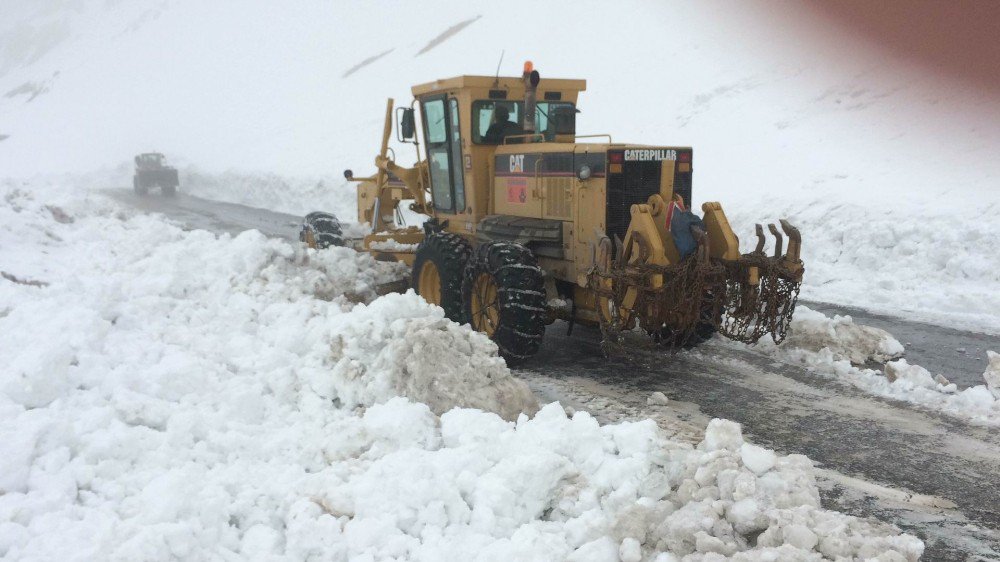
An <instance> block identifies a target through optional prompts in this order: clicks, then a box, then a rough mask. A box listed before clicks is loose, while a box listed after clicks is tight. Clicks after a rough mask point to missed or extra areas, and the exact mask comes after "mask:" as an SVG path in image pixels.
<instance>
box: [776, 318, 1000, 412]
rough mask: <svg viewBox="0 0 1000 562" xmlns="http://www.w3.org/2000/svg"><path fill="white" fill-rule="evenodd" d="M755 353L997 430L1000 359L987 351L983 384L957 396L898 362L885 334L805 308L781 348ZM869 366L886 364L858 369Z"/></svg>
mask: <svg viewBox="0 0 1000 562" xmlns="http://www.w3.org/2000/svg"><path fill="white" fill-rule="evenodd" d="M759 348H760V349H762V350H764V351H765V352H767V353H771V354H774V355H776V356H778V357H781V358H783V359H786V360H790V361H794V362H797V363H800V364H802V365H805V366H807V367H808V368H809V370H810V371H812V372H814V373H817V374H819V375H821V376H827V377H834V378H838V379H840V380H843V381H844V382H847V383H848V384H851V385H853V386H855V387H857V388H860V389H862V390H864V391H865V392H869V393H872V394H875V395H877V396H882V397H884V398H891V399H894V400H902V401H904V402H909V403H911V404H916V405H919V406H922V407H925V408H929V409H932V410H935V411H938V412H941V413H944V414H947V415H950V416H954V417H957V418H959V419H963V420H967V421H970V422H972V423H976V424H980V425H989V426H1000V391H994V390H993V389H996V388H1000V359H998V357H1000V356H998V355H997V354H996V353H993V352H992V351H990V352H988V354H987V355H988V357H987V358H988V360H989V365H988V366H987V368H986V371H985V372H984V373H983V379H984V383H985V384H982V385H977V386H973V387H971V388H966V389H964V390H961V391H959V390H958V387H957V386H956V385H954V384H952V383H950V382H948V379H947V374H944V375H942V374H936V375H935V374H932V373H930V372H928V371H927V370H926V369H924V368H923V367H921V366H920V365H911V364H909V363H908V362H907V361H906V359H899V357H900V356H901V355H902V354H903V352H904V349H903V345H902V344H900V343H899V340H897V339H896V338H894V337H893V336H892V335H891V334H889V333H888V332H886V331H885V330H880V329H878V328H873V327H871V326H863V325H860V324H856V323H855V322H854V320H853V319H852V318H851V317H850V316H839V315H837V316H834V317H833V318H830V317H828V316H826V315H824V314H822V313H820V312H816V311H814V310H811V309H809V308H808V307H805V306H799V307H798V308H797V309H796V311H795V316H794V318H793V319H792V324H791V326H790V328H789V331H788V337H787V338H786V339H785V341H784V342H783V343H782V344H781V345H774V343H773V342H772V341H771V340H770V339H766V338H765V339H763V340H761V342H760V344H759ZM890 359H895V360H893V361H890ZM870 361H871V362H877V363H885V367H884V368H883V369H882V370H876V369H869V368H865V367H862V366H859V365H864V364H865V363H868V362H870Z"/></svg>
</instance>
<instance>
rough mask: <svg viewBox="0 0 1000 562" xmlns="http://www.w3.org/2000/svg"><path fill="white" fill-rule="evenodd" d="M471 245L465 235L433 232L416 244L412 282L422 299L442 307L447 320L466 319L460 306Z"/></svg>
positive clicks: (463, 320) (460, 321) (460, 320)
mask: <svg viewBox="0 0 1000 562" xmlns="http://www.w3.org/2000/svg"><path fill="white" fill-rule="evenodd" d="M471 253H472V247H471V246H469V243H468V242H466V240H465V239H464V238H462V237H461V236H458V235H457V234H451V233H448V232H433V233H430V234H428V235H427V237H426V238H424V240H423V242H421V243H420V245H419V246H417V253H416V256H414V260H413V275H412V279H411V282H412V284H413V290H414V291H416V292H417V294H418V295H420V296H422V297H423V298H424V300H426V301H427V302H429V303H431V304H436V305H438V306H440V307H441V308H443V309H444V314H445V316H447V317H448V318H449V319H450V320H454V321H455V322H458V323H463V322H465V321H466V319H465V313H464V311H463V309H462V273H463V272H464V271H465V264H466V262H468V261H469V254H471Z"/></svg>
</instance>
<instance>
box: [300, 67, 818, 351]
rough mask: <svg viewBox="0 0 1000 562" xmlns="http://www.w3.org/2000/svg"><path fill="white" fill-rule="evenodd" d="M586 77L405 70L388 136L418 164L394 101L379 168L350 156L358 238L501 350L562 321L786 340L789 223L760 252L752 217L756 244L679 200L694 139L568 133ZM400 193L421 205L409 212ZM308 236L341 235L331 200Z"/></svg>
mask: <svg viewBox="0 0 1000 562" xmlns="http://www.w3.org/2000/svg"><path fill="white" fill-rule="evenodd" d="M585 89H586V81H584V80H567V79H552V78H546V79H542V78H540V76H539V73H538V72H537V71H536V70H534V69H533V68H532V65H531V63H530V62H529V63H526V64H525V69H524V73H523V74H522V76H520V77H499V76H498V77H491V76H459V77H457V78H449V79H445V80H437V81H435V82H430V83H427V84H420V85H418V86H414V87H413V89H412V92H413V96H414V101H413V102H412V103H411V104H410V106H408V107H399V108H395V118H396V119H395V121H396V136H397V139H398V140H399V141H401V142H409V143H412V144H413V145H414V146H415V148H416V151H417V161H416V163H415V164H414V165H413V166H412V167H403V166H400V165H399V164H397V163H396V161H395V155H394V154H393V152H392V151H391V149H390V148H389V140H390V136H391V134H392V124H393V115H394V107H393V100H392V99H390V100H388V104H387V106H386V113H385V129H384V131H383V136H382V146H381V150H380V152H379V154H378V156H377V157H376V158H375V169H376V172H375V173H374V175H371V176H367V177H355V176H354V174H353V173H352V172H351V171H350V170H346V171H345V172H344V175H345V177H346V178H347V179H348V180H350V181H353V182H357V183H358V186H357V197H358V198H357V200H358V216H357V220H358V221H359V222H363V223H368V224H370V225H371V232H370V234H368V235H367V236H365V237H364V238H363V239H361V240H355V241H354V245H355V247H356V248H357V249H359V250H362V251H367V252H371V253H372V254H373V255H374V256H375V258H376V259H382V260H398V261H401V262H404V263H406V264H407V265H410V266H412V278H411V282H412V287H413V289H414V290H415V291H416V292H417V293H418V294H419V295H421V296H422V297H423V298H424V299H426V300H427V301H428V302H431V303H433V304H436V305H438V306H440V307H442V308H443V309H444V312H445V314H446V315H447V316H448V317H449V318H451V319H452V320H455V321H457V322H462V323H465V322H468V323H470V324H471V325H472V327H473V328H474V329H476V330H478V331H481V332H484V333H486V334H487V335H488V336H489V337H490V338H492V339H493V341H495V342H496V344H497V346H498V347H499V349H500V353H501V354H502V355H503V356H504V357H505V358H507V359H508V361H516V360H520V359H524V358H527V357H529V356H531V355H533V354H534V353H536V352H537V351H538V349H539V346H540V344H541V341H542V337H543V335H544V332H545V326H546V324H549V323H551V322H553V321H554V320H556V319H563V320H565V321H567V322H568V323H569V330H570V331H571V330H572V328H573V326H574V325H575V324H576V323H581V324H588V325H595V326H600V327H601V329H602V331H603V333H604V336H605V342H614V341H616V339H617V338H619V337H620V334H621V333H622V332H623V331H625V330H630V329H634V328H637V327H638V328H641V329H642V330H645V331H646V332H647V333H649V334H650V335H651V336H653V337H654V338H655V339H657V340H658V341H661V342H664V343H665V344H667V345H669V346H670V347H671V348H677V347H680V346H690V345H694V344H697V343H699V342H701V341H703V340H705V339H707V338H708V337H711V335H712V334H714V333H715V332H716V331H719V332H721V333H722V334H723V335H725V336H727V337H730V338H733V339H737V340H740V341H744V342H747V343H754V342H756V341H757V340H758V339H760V338H761V337H763V336H765V335H768V334H770V335H771V337H773V338H774V339H775V341H780V340H781V339H782V338H784V335H785V331H786V329H787V326H788V322H789V321H790V319H791V316H792V312H793V310H794V308H795V302H796V300H797V297H798V290H799V285H800V282H801V279H802V274H803V265H802V262H801V261H800V249H801V236H800V234H799V232H798V230H797V229H796V228H795V227H793V226H792V225H790V224H789V223H788V222H787V221H780V223H781V230H780V231H779V229H778V227H777V226H776V225H773V224H772V225H769V230H770V232H771V233H772V235H773V236H774V237H775V238H776V242H775V245H774V246H775V248H774V253H773V255H766V254H765V251H764V245H765V239H764V230H763V228H762V226H761V225H759V224H758V225H757V230H756V234H757V238H758V240H757V246H756V249H755V250H754V251H752V252H750V253H748V254H742V255H741V254H740V250H739V239H738V238H737V236H736V235H735V234H734V233H733V230H732V228H731V227H730V225H729V221H728V220H727V219H726V215H725V213H724V212H723V210H722V206H721V205H720V204H719V203H714V202H706V203H703V204H702V205H701V210H702V216H701V217H699V216H698V215H696V214H695V213H693V212H691V211H690V210H688V209H687V205H690V204H691V202H692V191H691V186H692V184H691V176H692V170H693V157H692V150H691V148H690V147H683V146H642V145H635V144H622V143H616V142H613V141H612V139H611V137H610V135H577V134H576V115H577V109H576V103H577V98H578V96H579V94H580V92H582V91H584V90H585ZM417 116H419V123H420V132H421V133H422V134H421V135H419V136H421V137H422V141H419V142H418V140H417V138H418V135H417V129H418V127H417V122H418V119H417ZM581 139H583V141H582V142H581ZM404 201H407V202H409V209H410V210H412V211H414V212H416V213H420V214H423V215H427V217H429V218H428V219H427V220H426V221H425V222H424V223H423V224H422V225H421V226H404V224H403V220H402V218H403V216H402V213H401V208H400V205H401V204H402V203H403V202H404ZM782 232H784V236H783V235H782ZM785 237H787V238H788V247H787V252H784V253H783V246H784V238H785ZM301 238H302V240H303V241H305V242H306V243H308V244H309V245H310V246H313V247H324V246H327V245H334V244H337V245H339V244H344V243H346V242H350V241H345V240H344V238H343V236H342V235H341V231H340V226H339V223H338V221H337V219H336V218H335V217H333V216H332V215H330V214H327V213H311V214H310V215H308V216H307V217H306V220H305V222H304V225H303V230H302V233H301Z"/></svg>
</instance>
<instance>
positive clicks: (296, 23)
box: [0, 0, 1000, 332]
mask: <svg viewBox="0 0 1000 562" xmlns="http://www.w3.org/2000/svg"><path fill="white" fill-rule="evenodd" d="M804 10H806V8H805V7H803V6H800V5H797V4H796V3H782V4H780V5H778V6H775V5H773V4H747V5H741V6H740V7H739V8H737V7H734V6H733V5H732V4H731V3H722V2H699V3H689V2H659V3H652V2H638V1H636V2H614V3H608V2H589V1H581V2H574V3H573V4H572V7H571V9H567V7H566V6H564V5H560V4H558V3H542V4H538V3H535V2H526V1H520V0H516V1H512V2H504V3H500V4H497V3H493V4H488V3H482V4H476V3H468V2H451V3H449V2H431V3H403V2H400V3H392V4H385V3H374V2H372V3H351V4H338V3H329V2H320V1H318V0H313V1H307V2H302V3H297V4H296V6H295V7H294V8H289V7H286V6H278V5H275V4H274V3H271V2H263V1H250V2H237V1H235V0H224V1H221V2H210V3H206V2H197V1H194V0H167V1H164V2H160V3H158V4H156V5H155V6H151V5H149V4H145V3H126V2H103V1H98V0H47V1H45V2H6V3H5V4H4V5H3V11H4V16H5V17H3V18H0V138H4V137H5V138H4V140H3V141H0V176H10V175H14V176H25V175H32V174H36V173H63V172H73V173H81V172H88V171H92V170H95V169H102V170H104V172H103V173H101V174H98V175H92V176H90V178H89V180H88V181H86V182H79V183H90V184H92V185H96V186H101V187H104V186H107V185H109V184H113V185H127V184H128V175H129V167H128V165H127V162H128V161H129V159H130V157H131V156H132V155H133V154H135V153H137V152H139V151H146V150H159V151H162V152H165V153H167V154H168V155H170V156H172V157H173V158H174V159H175V161H177V162H179V163H180V164H181V167H182V169H183V170H184V177H183V181H184V183H185V188H186V189H187V190H188V191H189V192H192V193H196V194H199V195H202V196H205V197H209V198H217V199H224V200H229V201H235V202H243V203H248V204H251V205H256V206H264V207H268V208H273V209H276V210H284V211H289V212H294V213H303V212H307V211H309V210H314V209H316V208H324V209H329V210H333V211H335V212H337V213H338V214H339V215H341V216H344V217H345V218H350V217H353V216H354V204H353V191H352V190H351V189H350V188H349V187H348V186H347V185H346V184H345V183H344V182H343V179H342V178H341V176H340V174H341V171H342V170H343V169H344V168H352V169H354V170H356V171H358V172H363V171H364V170H367V169H368V166H369V165H370V162H371V160H372V157H373V155H374V153H375V150H376V147H377V143H378V137H379V134H380V130H381V118H382V112H383V108H384V105H383V104H384V99H385V98H386V97H389V96H392V97H395V98H396V99H397V101H398V102H401V103H408V102H409V100H410V94H409V87H410V86H411V85H413V84H417V83H421V82H426V81H429V80H432V79H436V78H441V77H447V76H451V75H457V74H492V73H493V72H494V71H495V70H496V64H497V62H498V60H499V58H500V54H501V52H504V57H503V61H504V62H503V64H502V66H501V72H503V73H505V74H516V73H517V72H518V71H519V69H520V64H521V62H522V61H523V60H526V59H531V60H533V61H534V62H535V65H536V67H537V68H538V69H539V70H540V71H541V73H542V76H543V77H545V76H552V77H556V76H561V77H583V78H587V79H588V91H587V92H585V93H584V95H583V97H582V98H581V101H580V108H581V110H582V112H583V113H582V114H581V115H580V120H579V129H580V132H581V133H611V134H613V135H614V138H615V139H616V140H619V141H635V142H643V143H672V144H689V145H692V146H694V147H695V167H696V174H695V178H696V179H695V199H696V203H698V202H701V201H705V200H714V199H718V200H722V201H724V202H725V203H726V205H727V209H729V211H730V214H732V215H733V217H734V221H733V222H734V224H735V225H736V227H737V230H738V231H739V233H740V234H741V235H744V238H747V237H748V236H749V234H750V233H751V232H752V223H753V222H757V221H760V220H763V219H772V218H774V217H776V216H777V215H779V214H784V215H788V216H790V217H791V218H792V219H793V220H795V221H798V222H799V223H800V225H801V226H802V230H803V231H804V233H805V246H804V255H805V258H806V260H807V267H808V273H807V277H806V285H805V287H804V289H803V295H804V296H805V297H806V298H811V299H816V300H826V301H831V302H841V303H850V304H856V305H861V306H866V307H868V308H872V309H875V310H878V311H882V312H888V313H893V314H901V315H912V316H915V317H919V318H923V319H928V320H935V321H941V322H946V323H949V324H953V325H963V326H969V327H975V328H980V329H986V330H990V331H993V332H1000V314H998V313H997V312H996V311H997V310H1000V257H998V256H997V254H996V252H992V251H990V249H989V246H990V244H988V243H984V241H987V240H991V239H996V238H997V237H998V231H997V229H998V228H1000V227H998V226H997V224H998V223H997V221H996V220H995V219H994V217H995V216H996V214H997V211H998V209H1000V196H998V195H997V193H1000V192H998V191H997V190H996V186H997V183H998V181H1000V173H998V172H1000V160H997V159H996V158H994V157H993V154H994V153H995V152H996V149H997V147H1000V104H998V100H996V99H994V98H993V97H991V94H990V93H989V92H986V93H984V92H980V91H977V90H974V89H972V88H971V87H969V86H966V85H965V84H964V83H962V82H957V81H951V80H949V79H948V78H946V77H939V76H936V75H928V74H925V73H923V72H921V69H920V68H916V67H914V66H912V65H911V64H910V63H909V62H908V61H907V60H904V59H900V58H899V57H898V56H897V55H896V54H894V53H892V52H888V51H882V50H880V49H879V48H877V47H873V46H872V45H869V44H867V43H865V42H864V41H862V40H860V39H857V38H855V37H853V36H851V35H850V34H846V33H843V31H842V30H838V29H836V28H835V27H834V26H831V27H830V28H828V29H827V28H823V27H822V26H816V25H814V26H811V27H806V26H803V25H802V22H803V21H805V20H803V19H802V17H801V16H802V12H803V11H804ZM584 37H586V39H584ZM605 37H606V38H613V40H604V39H602V38H605ZM396 148H397V154H399V157H400V160H401V161H402V162H403V163H404V164H408V163H409V161H410V160H411V157H412V154H413V153H412V148H408V147H398V146H397V147H396ZM903 271H906V273H905V274H904V273H902V272H903Z"/></svg>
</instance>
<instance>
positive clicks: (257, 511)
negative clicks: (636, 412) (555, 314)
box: [0, 184, 923, 560]
mask: <svg viewBox="0 0 1000 562" xmlns="http://www.w3.org/2000/svg"><path fill="white" fill-rule="evenodd" d="M22 187H23V186H20V185H10V184H3V185H2V186H0V202H2V203H0V263H2V264H4V268H5V271H6V270H7V269H9V270H10V271H9V273H11V274H13V275H16V276H17V277H18V278H30V279H34V280H38V281H41V282H44V283H47V284H46V285H41V286H39V285H28V284H23V283H18V282H14V281H9V280H6V279H4V280H3V281H0V364H2V365H4V367H3V369H2V370H0V421H2V423H0V427H2V428H3V429H2V430H0V432H2V435H0V463H2V464H0V487H2V494H0V557H3V559H10V560H14V559H16V560H51V559H67V560H70V559H74V560H133V559H145V560H160V559H176V558H182V559H218V558H256V559H272V560H307V559H332V560H349V559H351V560H355V559H357V560H364V559H368V560H382V559H389V558H395V559H412V560H441V559H446V558H463V557H466V556H468V554H469V553H472V552H475V553H477V554H478V556H479V557H480V559H518V560H552V559H566V560H617V559H619V558H621V559H627V560H642V559H653V558H656V557H657V556H658V555H660V554H662V553H666V552H670V553H671V554H670V555H667V556H659V559H670V557H676V558H677V559H684V560H704V559H710V558H708V556H710V553H712V552H724V553H729V554H733V555H735V556H738V557H740V558H738V559H744V560H762V559H768V557H773V556H774V555H775V554H776V553H780V555H782V556H785V557H786V558H794V559H804V558H806V557H808V556H810V554H809V553H808V552H807V551H806V550H803V548H806V549H807V550H811V551H812V555H816V553H817V552H822V553H827V555H831V554H828V553H833V554H832V555H840V556H876V555H878V556H882V557H891V556H895V558H897V559H905V560H915V559H917V558H918V557H919V555H920V553H921V552H922V550H923V545H922V543H921V542H920V541H919V540H918V539H916V538H915V537H913V536H910V535H906V534H901V533H900V532H899V530H898V529H895V528H893V527H891V526H888V525H885V524H881V523H877V522H874V521H865V520H860V519H856V518H853V517H849V516H846V515H843V514H839V513H836V512H831V511H826V510H823V509H821V508H820V505H819V493H818V490H817V487H816V483H815V478H814V474H813V468H812V463H811V462H810V461H809V460H808V459H807V458H805V457H802V456H799V455H789V456H779V455H776V454H774V453H773V452H769V451H767V450H764V449H760V448H752V447H751V444H749V443H747V442H746V441H745V440H744V439H743V437H742V432H741V429H740V427H739V425H737V424H735V423H732V422H727V421H724V420H713V421H712V422H711V423H710V424H709V425H708V427H707V428H706V430H705V435H704V438H703V440H702V442H701V443H700V444H698V445H697V446H695V447H692V446H691V445H689V444H686V443H680V442H677V441H672V440H671V439H669V438H667V437H666V436H665V435H664V433H663V432H662V431H661V429H660V428H659V427H657V425H656V424H655V423H654V422H653V421H651V420H644V421H639V422H631V423H619V424H609V425H601V424H600V423H598V422H597V421H596V420H595V419H594V418H593V417H592V416H591V415H590V414H588V413H586V412H576V413H574V414H572V415H568V414H567V413H566V411H565V410H564V409H563V408H562V407H561V406H560V405H559V404H556V403H553V404H548V405H545V406H543V407H542V408H541V409H539V410H537V412H536V411H535V410H536V407H537V406H536V405H535V403H534V401H533V399H532V398H531V397H530V393H527V391H526V388H525V387H524V385H523V383H520V382H519V381H517V379H514V378H513V377H512V376H511V374H510V371H509V370H507V369H506V366H505V365H504V364H503V362H502V360H501V359H499V358H498V357H497V354H496V349H495V347H494V346H493V345H492V344H491V343H490V342H489V341H488V340H487V339H486V338H485V337H484V336H482V335H481V334H477V333H474V332H472V331H471V330H470V329H468V328H467V327H460V326H458V325H456V324H454V323H451V322H449V321H447V320H445V319H444V318H443V314H442V312H441V310H440V309H439V308H437V307H434V306H431V305H428V304H426V303H425V302H424V301H422V300H421V299H419V298H418V297H416V296H415V295H413V294H412V293H407V294H397V295H389V296H382V297H378V296H376V295H375V292H374V290H375V287H376V286H377V284H378V283H379V282H381V281H382V280H383V278H391V277H392V276H393V275H394V274H396V273H397V272H394V271H393V270H392V267H391V266H387V265H384V264H380V263H378V262H374V261H373V260H371V259H370V258H369V257H367V256H366V255H362V254H354V253H350V252H349V251H348V250H344V249H328V250H322V251H306V250H302V249H301V248H298V247H297V245H295V246H293V245H291V244H288V243H286V242H283V241H281V240H269V239H266V238H264V237H263V236H262V235H260V234H259V233H257V232H253V231H251V232H245V233H243V234H241V235H239V236H236V237H231V236H229V235H219V236H216V235H213V234H210V233H207V232H204V231H190V232H186V231H183V230H181V229H180V228H178V227H177V226H175V225H173V224H171V223H169V222H167V221H165V220H164V219H163V218H162V217H158V216H155V215H141V214H135V213H133V212H130V211H127V210H124V209H122V208H120V207H118V206H117V205H116V204H114V203H112V202H111V201H110V200H108V199H105V198H103V197H96V196H94V195H90V194H86V193H84V194H80V193H72V192H70V191H69V190H67V189H59V188H57V187H55V186H47V187H36V188H35V189H32V190H29V191H26V190H23V189H21V188H22ZM52 209H59V211H58V212H55V211H53V210H52ZM15 241H16V243H13V242H15ZM338 292H342V293H345V294H346V293H349V294H350V296H345V294H337V293H338ZM435 381H437V382H435ZM518 408H520V409H521V410H522V411H521V412H516V411H515V410H517V409H518ZM772 455H773V457H772ZM769 459H770V460H769ZM767 462H771V466H769V467H768V466H766V465H767ZM810 533H811V535H810ZM758 534H759V537H758V539H757V541H756V544H754V541H753V537H754V536H757V535H758ZM810 536H815V537H816V543H815V545H810V541H809V540H808V539H809V537H810Z"/></svg>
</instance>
